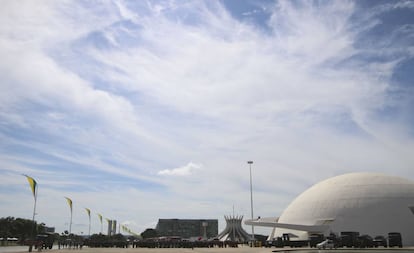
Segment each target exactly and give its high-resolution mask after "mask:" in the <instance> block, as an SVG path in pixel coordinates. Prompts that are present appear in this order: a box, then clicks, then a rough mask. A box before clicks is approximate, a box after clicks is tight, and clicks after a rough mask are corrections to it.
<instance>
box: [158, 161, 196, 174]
mask: <svg viewBox="0 0 414 253" xmlns="http://www.w3.org/2000/svg"><path fill="white" fill-rule="evenodd" d="M202 167H203V166H202V165H201V164H197V163H193V162H189V163H188V164H187V165H185V166H182V167H178V168H174V169H165V170H161V171H159V172H158V173H157V174H158V175H161V176H190V175H192V174H194V173H196V172H197V171H198V170H200V169H201V168H202Z"/></svg>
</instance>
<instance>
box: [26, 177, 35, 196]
mask: <svg viewBox="0 0 414 253" xmlns="http://www.w3.org/2000/svg"><path fill="white" fill-rule="evenodd" d="M24 176H25V177H26V178H27V181H29V185H30V188H32V192H33V197H35V198H36V189H37V183H36V180H34V179H33V178H32V177H29V176H28V175H24Z"/></svg>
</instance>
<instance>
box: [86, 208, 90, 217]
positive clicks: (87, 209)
mask: <svg viewBox="0 0 414 253" xmlns="http://www.w3.org/2000/svg"><path fill="white" fill-rule="evenodd" d="M85 210H86V212H87V213H88V216H89V219H90V218H91V209H89V208H86V207H85Z"/></svg>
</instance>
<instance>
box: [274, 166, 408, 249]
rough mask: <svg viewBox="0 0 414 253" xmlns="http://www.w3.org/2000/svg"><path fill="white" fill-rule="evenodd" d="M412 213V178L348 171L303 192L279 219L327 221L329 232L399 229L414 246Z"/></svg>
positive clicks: (380, 232) (307, 222)
mask: <svg viewBox="0 0 414 253" xmlns="http://www.w3.org/2000/svg"><path fill="white" fill-rule="evenodd" d="M413 214H414V182H413V181H410V180H407V179H404V178H400V177H395V176H388V175H384V174H379V173H351V174H345V175H341V176H336V177H333V178H329V179H327V180H324V181H322V182H320V183H317V184H315V185H314V186H312V187H311V188H309V189H308V190H306V191H304V192H303V193H302V194H300V195H299V196H298V197H297V198H296V199H295V200H294V201H293V202H292V203H291V204H290V205H289V206H288V207H287V208H286V210H285V211H284V212H283V213H282V215H281V216H280V218H279V222H280V223H291V224H303V225H322V224H326V225H329V227H330V231H328V232H336V233H339V232H341V231H358V232H360V233H361V234H369V235H371V236H376V235H386V234H387V233H388V232H401V233H402V234H403V239H404V237H405V238H412V239H411V240H413V242H410V245H414V234H413V233H414V231H411V230H412V229H411V228H412V227H414V215H413ZM410 227H411V228H410ZM282 230H283V229H280V232H281V231H282Z"/></svg>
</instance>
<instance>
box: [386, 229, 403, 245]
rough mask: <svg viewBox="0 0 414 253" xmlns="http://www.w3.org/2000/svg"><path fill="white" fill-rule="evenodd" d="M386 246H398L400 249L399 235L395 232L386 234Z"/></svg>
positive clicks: (400, 240)
mask: <svg viewBox="0 0 414 253" xmlns="http://www.w3.org/2000/svg"><path fill="white" fill-rule="evenodd" d="M388 246H390V247H394V246H398V247H400V248H402V239H401V233H397V232H391V233H388Z"/></svg>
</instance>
